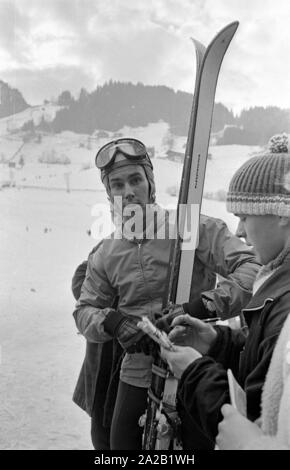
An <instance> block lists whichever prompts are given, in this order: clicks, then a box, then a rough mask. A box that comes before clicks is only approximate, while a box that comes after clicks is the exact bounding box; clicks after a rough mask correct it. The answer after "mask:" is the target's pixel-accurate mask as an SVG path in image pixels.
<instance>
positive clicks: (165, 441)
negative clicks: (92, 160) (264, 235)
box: [143, 22, 238, 450]
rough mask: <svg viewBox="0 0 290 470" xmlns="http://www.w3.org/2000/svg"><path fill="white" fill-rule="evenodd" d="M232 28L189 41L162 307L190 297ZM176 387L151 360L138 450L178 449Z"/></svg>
mask: <svg viewBox="0 0 290 470" xmlns="http://www.w3.org/2000/svg"><path fill="white" fill-rule="evenodd" d="M237 27H238V22H233V23H231V24H229V25H227V26H226V27H225V28H223V29H222V30H221V31H220V32H219V33H218V34H217V35H216V36H215V37H214V39H213V40H212V42H211V43H210V44H209V46H208V47H207V48H205V47H204V46H203V45H202V44H201V43H200V42H198V41H196V40H193V42H194V45H195V51H196V64H197V65H196V80H195V90H194V97H193V104H192V110H191V116H190V123H189V131H188V138H187V145H186V152H185V158H184V164H183V172H182V179H181V185H180V191H179V197H178V206H177V218H176V223H177V227H178V230H176V233H177V236H176V238H175V240H173V243H172V250H171V257H170V264H169V270H168V280H167V287H166V290H165V295H164V299H163V308H166V307H168V306H169V305H170V304H171V303H175V304H180V303H183V302H186V301H188V300H189V297H190V289H191V281H192V271H193V265H194V256H195V249H196V247H197V246H198V234H199V218H200V207H201V202H202V194H203V186H204V178H205V170H206V162H207V155H208V147H209V139H210V131H211V123H212V115H213V108H214V98H215V91H216V85H217V80H218V76H219V71H220V67H221V64H222V61H223V58H224V55H225V53H226V51H227V49H228V46H229V44H230V42H231V40H232V38H233V36H234V34H235V32H236V30H237ZM188 207H190V216H191V217H193V220H194V224H193V228H194V230H193V233H191V234H190V242H189V243H188V242H187V241H186V240H184V239H183V238H182V237H181V236H180V234H184V233H185V226H186V222H187V220H186V219H187V217H186V215H187V208H188ZM182 208H183V209H182ZM185 208H186V210H184V209H185ZM177 384H178V382H177V380H176V379H175V378H174V377H173V376H172V375H171V374H169V372H168V368H167V365H166V364H165V363H164V361H162V359H161V358H160V357H158V358H156V359H155V361H154V363H153V366H152V381H151V386H150V388H149V390H148V406H147V411H146V415H145V423H144V432H143V449H145V450H153V449H166V448H167V449H168V448H178V447H179V448H181V447H180V439H179V438H178V427H179V420H178V416H177V412H176V407H175V398H176V391H177ZM157 427H159V429H157ZM177 441H179V443H178V442H177Z"/></svg>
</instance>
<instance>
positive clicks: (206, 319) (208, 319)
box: [202, 317, 221, 323]
mask: <svg viewBox="0 0 290 470" xmlns="http://www.w3.org/2000/svg"><path fill="white" fill-rule="evenodd" d="M220 319H221V318H220V317H211V318H205V319H204V320H202V321H203V322H204V323H215V322H217V321H219V320H220Z"/></svg>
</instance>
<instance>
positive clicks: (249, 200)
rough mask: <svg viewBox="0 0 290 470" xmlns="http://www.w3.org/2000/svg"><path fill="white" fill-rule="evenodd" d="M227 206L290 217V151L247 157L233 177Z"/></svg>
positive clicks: (232, 209) (239, 211)
mask: <svg viewBox="0 0 290 470" xmlns="http://www.w3.org/2000/svg"><path fill="white" fill-rule="evenodd" d="M226 205H227V210H228V211H229V212H232V213H234V214H237V215H240V214H244V215H267V214H268V215H279V216H284V217H290V154H289V153H287V152H283V153H270V152H267V153H265V154H262V155H259V156H255V157H253V158H251V159H249V160H247V161H246V163H244V164H243V165H242V166H241V167H240V168H239V169H238V170H237V171H236V173H235V174H234V176H233V177H232V179H231V182H230V185H229V191H228V193H227V200H226Z"/></svg>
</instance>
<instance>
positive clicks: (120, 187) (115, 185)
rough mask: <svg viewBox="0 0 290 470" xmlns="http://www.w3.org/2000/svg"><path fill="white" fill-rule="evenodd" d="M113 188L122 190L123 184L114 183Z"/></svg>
mask: <svg viewBox="0 0 290 470" xmlns="http://www.w3.org/2000/svg"><path fill="white" fill-rule="evenodd" d="M112 188H113V189H122V183H113V184H112Z"/></svg>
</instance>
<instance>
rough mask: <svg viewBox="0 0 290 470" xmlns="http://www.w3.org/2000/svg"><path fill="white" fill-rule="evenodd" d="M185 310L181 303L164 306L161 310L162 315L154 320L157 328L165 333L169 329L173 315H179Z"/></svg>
mask: <svg viewBox="0 0 290 470" xmlns="http://www.w3.org/2000/svg"><path fill="white" fill-rule="evenodd" d="M184 314H185V311H184V310H183V306H182V305H176V304H172V305H171V306H170V307H169V308H165V309H164V310H163V311H162V314H161V315H162V316H161V317H160V318H158V319H157V320H156V322H155V326H156V327H157V328H159V330H162V331H165V333H167V334H168V333H169V332H170V330H171V322H172V320H173V319H174V318H175V317H178V316H179V315H184Z"/></svg>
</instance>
